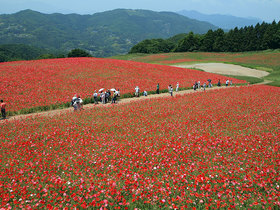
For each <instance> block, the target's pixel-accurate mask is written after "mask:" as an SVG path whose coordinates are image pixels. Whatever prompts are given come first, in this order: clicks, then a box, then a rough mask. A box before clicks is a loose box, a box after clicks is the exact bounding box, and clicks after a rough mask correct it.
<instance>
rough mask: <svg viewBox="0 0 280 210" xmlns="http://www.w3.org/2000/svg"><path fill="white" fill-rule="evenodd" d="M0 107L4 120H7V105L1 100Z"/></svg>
mask: <svg viewBox="0 0 280 210" xmlns="http://www.w3.org/2000/svg"><path fill="white" fill-rule="evenodd" d="M0 107H1V114H2V118H3V119H6V103H5V102H4V101H3V100H1V103H0Z"/></svg>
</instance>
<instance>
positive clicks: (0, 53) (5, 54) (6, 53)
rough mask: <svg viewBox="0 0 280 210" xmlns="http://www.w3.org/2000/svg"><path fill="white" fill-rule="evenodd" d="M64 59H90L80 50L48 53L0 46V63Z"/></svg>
mask: <svg viewBox="0 0 280 210" xmlns="http://www.w3.org/2000/svg"><path fill="white" fill-rule="evenodd" d="M65 57H91V54H90V53H89V52H87V51H85V50H82V49H73V50H71V51H70V52H68V53H62V52H59V53H57V52H54V53H52V52H49V51H47V50H44V49H41V48H36V47H33V46H29V45H25V44H6V45H0V62H8V61H17V60H39V59H52V58H65Z"/></svg>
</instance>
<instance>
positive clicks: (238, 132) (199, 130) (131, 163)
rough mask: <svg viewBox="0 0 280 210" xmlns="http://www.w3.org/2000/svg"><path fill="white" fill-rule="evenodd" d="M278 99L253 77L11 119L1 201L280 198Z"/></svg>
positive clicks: (270, 202)
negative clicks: (236, 83) (247, 82)
mask: <svg viewBox="0 0 280 210" xmlns="http://www.w3.org/2000/svg"><path fill="white" fill-rule="evenodd" d="M133 85H135V83H133ZM279 104H280V89H279V88H277V87H270V86H264V85H255V86H242V87H233V88H225V89H219V90H217V91H209V92H198V93H195V94H187V95H178V96H175V97H173V98H172V97H166V98H158V99H149V100H144V101H143V100H142V101H136V102H133V103H130V104H120V105H117V106H110V107H95V108H94V109H89V110H85V111H83V112H69V113H66V114H61V115H59V116H55V117H36V118H30V119H25V120H21V121H14V122H6V123H5V124H2V125H1V130H0V139H1V140H0V143H1V146H0V169H1V170H0V207H2V208H4V209H11V208H13V209H14V208H24V209H40V208H44V209H45V208H49V209H52V208H57V209H72V208H75V207H77V208H79V209H80V208H95V209H100V208H102V209H135V208H137V209H158V208H164V209H186V208H194V209H201V208H202V209H204V208H205V209H208V208H211V209H217V208H230V209H234V208H236V209H261V208H263V209H272V208H279V207H280V200H279V197H280V174H279V171H280V153H279V149H280V141H279V139H280V132H279V128H280V106H279Z"/></svg>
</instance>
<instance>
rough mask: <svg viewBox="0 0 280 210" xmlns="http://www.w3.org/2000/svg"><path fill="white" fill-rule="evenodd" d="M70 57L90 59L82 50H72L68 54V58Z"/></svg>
mask: <svg viewBox="0 0 280 210" xmlns="http://www.w3.org/2000/svg"><path fill="white" fill-rule="evenodd" d="M70 57H92V56H91V55H90V54H89V53H88V52H86V51H85V50H82V49H74V50H71V51H70V52H69V53H68V58H70Z"/></svg>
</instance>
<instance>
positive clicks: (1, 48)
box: [0, 44, 45, 62]
mask: <svg viewBox="0 0 280 210" xmlns="http://www.w3.org/2000/svg"><path fill="white" fill-rule="evenodd" d="M44 52H45V51H44V50H43V49H39V48H36V47H32V46H28V45H24V44H5V45H0V62H6V61H13V60H32V59H35V58H37V57H38V56H40V55H41V54H42V53H44Z"/></svg>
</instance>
